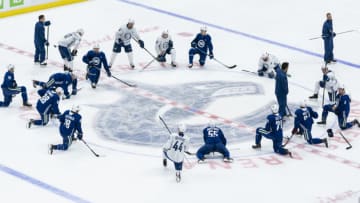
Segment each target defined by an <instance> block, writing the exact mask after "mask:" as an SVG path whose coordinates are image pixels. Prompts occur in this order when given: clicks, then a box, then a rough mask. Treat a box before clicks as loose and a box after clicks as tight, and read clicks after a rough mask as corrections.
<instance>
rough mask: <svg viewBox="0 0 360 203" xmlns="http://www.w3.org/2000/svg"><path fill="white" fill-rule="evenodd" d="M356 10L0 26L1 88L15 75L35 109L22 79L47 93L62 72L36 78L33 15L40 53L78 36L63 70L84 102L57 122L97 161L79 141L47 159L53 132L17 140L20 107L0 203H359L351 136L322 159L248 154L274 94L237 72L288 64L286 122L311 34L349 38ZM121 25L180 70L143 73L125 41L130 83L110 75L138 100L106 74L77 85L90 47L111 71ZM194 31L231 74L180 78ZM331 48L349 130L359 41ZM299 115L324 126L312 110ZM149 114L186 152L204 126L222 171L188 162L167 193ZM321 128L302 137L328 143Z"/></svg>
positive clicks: (95, 11) (311, 50)
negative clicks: (75, 132) (202, 33)
mask: <svg viewBox="0 0 360 203" xmlns="http://www.w3.org/2000/svg"><path fill="white" fill-rule="evenodd" d="M359 7H360V2H358V1H355V0H343V1H324V0H321V1H316V2H315V1H310V0H302V1H286V0H273V1H264V0H242V1H235V0H225V1H205V0H197V1H191V0H182V1H155V0H147V1H140V0H137V1H127V0H102V1H100V0H92V1H89V2H86V3H80V4H74V5H70V6H65V7H59V8H54V9H49V10H44V11H41V12H35V13H29V14H24V15H19V16H15V17H10V18H4V19H1V20H0V26H1V28H2V29H1V32H0V56H1V64H0V67H1V69H0V75H1V77H3V74H4V73H5V72H6V68H5V67H6V66H7V64H9V63H12V64H14V65H15V66H16V69H15V78H16V80H17V83H18V84H19V85H25V86H26V87H27V89H28V93H29V95H30V102H31V103H33V105H34V104H36V101H37V99H38V96H37V94H36V89H35V88H33V87H32V84H31V80H33V79H37V80H45V81H46V80H47V78H48V77H49V76H50V74H52V73H55V72H60V71H62V69H61V68H62V60H61V58H60V55H59V53H58V50H57V49H56V48H53V47H52V46H50V47H49V61H48V63H49V65H48V66H47V67H45V68H41V67H39V66H36V65H34V64H33V55H32V54H33V52H34V45H33V32H34V30H33V29H34V24H35V22H36V21H37V16H38V15H39V14H40V13H42V14H45V16H46V17H47V19H49V20H51V22H52V25H51V27H50V40H49V41H50V44H51V45H54V44H56V43H57V41H58V40H59V39H60V38H61V37H62V36H63V35H64V34H66V33H68V32H72V31H75V30H76V29H78V28H83V29H84V30H85V35H84V37H83V41H82V44H81V48H80V49H79V53H78V56H77V57H76V58H75V63H74V64H75V65H74V67H75V73H76V74H77V75H78V78H79V80H80V82H79V85H78V86H79V87H81V88H82V89H81V91H79V93H78V95H76V96H74V97H72V98H71V99H70V100H63V101H61V102H60V110H61V111H62V112H63V111H65V110H66V109H69V108H70V107H71V106H72V104H80V105H81V108H82V110H81V112H80V113H81V115H82V116H83V120H82V125H83V130H84V139H85V140H86V141H87V142H88V143H89V145H90V146H91V147H92V148H93V149H94V150H95V151H96V152H97V153H98V154H100V155H101V156H100V157H98V158H97V157H95V156H93V154H91V152H90V151H89V150H88V149H87V148H86V146H85V145H84V144H83V143H81V142H75V143H73V144H72V146H71V147H70V149H69V150H68V151H66V152H58V151H56V152H54V154H53V155H49V154H48V153H47V146H48V144H50V143H52V144H56V143H60V142H61V137H60V135H59V133H58V121H56V120H51V121H50V123H49V124H48V125H47V126H46V127H41V128H40V127H38V128H36V127H34V128H31V129H27V128H26V127H25V125H26V123H27V120H28V119H29V118H36V117H37V116H38V115H37V112H36V109H35V108H32V109H26V108H24V107H22V106H21V97H20V95H18V96H16V97H15V98H14V102H13V103H12V104H11V106H10V107H9V108H2V109H0V126H1V133H0V137H1V141H0V202H98V203H105V202H106V203H107V202H174V203H175V202H237V203H238V202H279V203H280V202H284V203H289V202H291V203H293V202H294V203H295V202H296V203H297V202H299V203H304V202H306V203H307V202H314V203H316V202H318V203H323V202H351V203H355V202H359V201H360V200H359V199H360V156H359V154H360V149H359V148H360V142H359V139H360V136H359V129H358V128H357V127H354V128H353V129H350V130H347V131H344V132H343V133H344V135H345V136H346V137H347V138H348V140H349V141H350V142H351V144H352V145H353V148H352V149H350V150H346V149H345V148H346V146H347V145H346V143H345V142H344V141H343V139H342V138H341V137H340V135H339V134H336V135H335V137H334V138H331V139H330V147H329V148H325V147H324V146H323V145H319V146H311V145H308V144H306V141H305V140H304V139H303V138H300V137H295V138H294V139H292V140H291V142H290V144H289V145H288V148H289V150H291V151H292V152H293V153H294V158H293V159H290V158H288V157H282V156H279V155H276V154H274V153H273V151H272V143H271V142H270V141H269V140H263V141H262V146H263V147H262V149H261V150H260V151H256V150H253V149H251V145H252V144H253V143H254V135H255V134H254V129H256V127H261V126H263V125H264V123H265V118H266V115H267V114H269V113H270V109H269V106H270V105H271V104H273V103H275V102H276V99H275V95H274V81H273V80H270V79H267V78H259V77H257V76H255V75H252V74H249V73H246V72H243V71H242V69H247V70H251V71H256V69H257V63H258V59H259V57H260V55H261V54H262V53H263V52H265V51H268V52H269V53H272V54H274V55H276V56H277V57H278V58H279V59H280V60H281V61H288V62H289V63H290V68H289V73H290V74H291V75H292V77H291V78H289V84H290V87H289V88H290V93H289V95H288V102H289V106H290V108H291V109H292V110H294V109H295V108H296V107H297V106H298V103H299V101H300V100H302V99H304V98H307V97H308V96H310V95H312V93H313V88H314V83H315V81H317V80H320V79H321V77H322V73H321V70H320V67H321V65H322V63H323V60H322V54H323V43H322V40H308V39H309V38H311V37H316V36H319V35H320V34H321V27H322V23H323V22H324V20H325V13H326V12H332V14H333V19H334V30H335V32H341V31H346V30H351V29H359V28H360V24H359V21H358V19H360V13H359V12H358V8H359ZM128 18H133V19H135V27H136V28H137V30H138V32H139V34H140V36H141V38H142V39H143V40H144V41H145V47H146V48H147V49H149V51H151V52H153V53H154V43H155V40H156V38H157V37H158V36H160V34H161V32H162V31H163V30H165V29H168V30H169V32H170V34H171V35H172V38H173V40H174V44H175V45H174V47H175V49H176V52H177V62H178V64H179V66H178V67H177V68H171V67H170V65H168V66H167V67H162V66H160V65H159V64H158V63H156V62H154V63H153V64H152V65H151V66H150V67H148V68H147V69H145V70H144V71H140V70H141V68H142V67H143V66H144V65H145V64H146V63H148V62H149V61H150V60H151V59H152V58H151V57H150V56H149V55H148V54H147V53H146V52H145V51H144V50H142V49H141V48H139V46H138V45H137V44H136V43H135V42H132V44H133V49H134V58H135V62H136V68H135V70H131V69H129V66H128V60H127V57H126V55H125V54H123V53H121V54H120V55H118V57H117V59H116V62H115V65H114V66H113V67H112V73H113V75H115V76H116V77H119V78H121V79H122V80H125V81H127V82H131V83H134V84H137V88H130V87H127V86H125V85H123V84H122V83H120V82H118V81H116V80H114V79H113V78H108V77H106V74H104V73H103V74H102V77H101V80H100V82H99V85H98V87H97V88H96V89H95V90H94V89H92V88H91V87H90V84H89V83H88V82H87V81H85V80H84V77H85V70H86V65H85V64H84V63H82V61H81V58H82V56H83V55H84V54H85V53H86V52H87V51H88V50H90V49H91V48H92V46H93V45H94V44H96V43H99V44H100V46H101V49H102V51H104V52H105V54H106V55H107V57H108V58H109V57H110V55H111V50H112V45H113V36H114V33H115V31H116V30H117V29H118V28H119V27H120V26H121V25H123V24H125V23H126V21H127V19H128ZM203 25H206V26H207V27H208V33H209V34H210V35H211V36H212V40H213V44H214V55H215V57H216V58H217V59H219V60H221V61H222V62H224V63H226V64H229V65H232V64H237V66H238V67H237V68H235V69H231V70H230V69H227V68H225V67H223V66H222V65H220V64H218V63H216V62H215V61H212V60H209V59H208V60H207V63H206V66H205V67H202V68H201V67H199V66H195V67H193V69H188V68H187V67H186V65H187V63H188V54H187V53H188V50H189V48H190V42H191V40H192V39H193V37H194V36H195V34H197V33H198V32H199V28H200V26H203ZM334 43H335V49H334V53H335V58H336V59H337V60H338V63H337V64H332V65H330V68H331V69H332V70H333V71H334V72H335V74H336V76H337V77H338V79H339V80H340V81H341V82H342V83H344V84H345V86H346V91H347V92H349V93H351V97H352V103H351V113H350V119H352V118H359V117H360V92H359V91H358V87H359V84H360V82H359V80H358V78H359V77H360V70H359V68H360V58H359V51H358V45H359V44H360V33H359V32H358V31H356V32H351V33H347V34H343V35H338V36H337V37H336V38H335V42H334ZM168 60H170V59H168ZM195 60H197V58H196V59H195ZM0 98H1V99H2V97H0ZM309 105H311V106H313V107H314V109H315V110H317V111H318V113H321V101H320V99H319V100H318V102H314V101H313V102H310V103H309ZM159 115H162V116H163V117H164V119H165V120H166V121H167V122H168V124H169V127H170V129H171V130H172V131H175V130H176V123H178V122H184V123H186V124H187V126H188V135H189V136H190V137H191V148H190V151H192V152H195V151H196V150H197V149H198V147H199V146H200V145H201V144H202V142H201V139H202V138H201V136H202V135H201V130H202V128H204V127H205V126H206V124H207V123H208V121H209V120H210V119H213V120H215V121H216V122H217V123H218V125H219V126H220V127H221V128H222V129H223V130H224V133H225V136H226V137H227V139H228V141H229V144H228V148H229V149H230V153H231V156H232V157H233V158H234V162H233V163H231V164H226V163H223V162H222V160H221V159H220V158H219V156H218V155H216V154H215V156H214V157H212V156H210V157H209V159H208V161H207V163H205V164H197V160H196V158H195V157H193V156H188V157H187V159H186V160H185V162H184V170H183V174H182V182H181V183H180V184H178V183H176V182H175V172H174V169H173V166H172V165H170V166H168V167H167V168H163V166H162V158H161V145H162V144H163V143H164V142H165V140H166V138H167V136H168V134H167V131H166V129H165V128H164V127H163V126H162V125H161V123H160V122H159V121H158V119H157V117H158V116H159ZM292 120H293V118H292V119H291V120H290V121H289V122H287V124H286V125H285V128H284V135H285V136H289V135H290V134H291V129H292V122H293V121H292ZM328 127H334V128H336V127H337V121H336V120H335V118H334V116H329V118H328V124H327V126H326V127H325V126H318V125H316V124H315V125H314V126H313V135H314V137H321V138H323V137H325V136H326V132H325V131H326V129H327V128H328Z"/></svg>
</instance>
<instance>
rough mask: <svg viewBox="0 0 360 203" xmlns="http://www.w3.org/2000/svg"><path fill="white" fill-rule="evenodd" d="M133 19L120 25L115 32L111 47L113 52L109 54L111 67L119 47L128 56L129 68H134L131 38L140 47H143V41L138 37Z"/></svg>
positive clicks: (119, 50)
mask: <svg viewBox="0 0 360 203" xmlns="http://www.w3.org/2000/svg"><path fill="white" fill-rule="evenodd" d="M134 25H135V21H134V20H133V19H129V20H128V22H127V24H126V25H124V26H122V27H121V28H120V29H119V30H118V31H117V32H116V34H115V42H114V47H113V53H112V55H111V60H110V64H109V66H110V67H111V66H112V65H114V63H115V58H116V55H117V54H118V53H120V52H121V48H124V49H125V53H126V54H127V56H128V59H129V64H130V67H131V68H135V65H134V56H133V52H132V47H131V43H130V41H131V38H134V39H135V40H136V41H137V42H138V43H139V45H140V47H141V48H144V47H145V45H144V41H142V40H141V39H140V36H139V35H138V33H137V31H136V29H135V28H134Z"/></svg>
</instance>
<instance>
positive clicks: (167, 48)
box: [155, 30, 176, 67]
mask: <svg viewBox="0 0 360 203" xmlns="http://www.w3.org/2000/svg"><path fill="white" fill-rule="evenodd" d="M155 50H156V54H157V55H158V56H157V60H158V61H159V62H161V63H164V62H166V54H169V55H171V66H172V67H176V63H175V59H176V51H175V49H174V43H173V41H172V39H171V36H170V35H169V32H168V31H167V30H165V31H163V32H162V33H161V36H160V37H158V38H157V40H156V42H155Z"/></svg>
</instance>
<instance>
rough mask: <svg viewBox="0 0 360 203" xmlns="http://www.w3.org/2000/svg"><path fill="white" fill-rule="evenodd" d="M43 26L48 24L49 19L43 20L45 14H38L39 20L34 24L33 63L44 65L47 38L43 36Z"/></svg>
mask: <svg viewBox="0 0 360 203" xmlns="http://www.w3.org/2000/svg"><path fill="white" fill-rule="evenodd" d="M45 26H50V21H45V16H44V15H40V16H39V21H38V22H37V23H36V24H35V34H34V43H35V56H34V63H35V64H39V63H40V65H43V66H46V61H45V45H46V46H49V42H48V39H46V38H45Z"/></svg>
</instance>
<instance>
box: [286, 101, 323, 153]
mask: <svg viewBox="0 0 360 203" xmlns="http://www.w3.org/2000/svg"><path fill="white" fill-rule="evenodd" d="M317 117H318V114H317V113H316V112H315V111H313V109H312V108H311V107H310V106H307V105H306V101H302V102H301V103H300V108H299V109H297V110H296V111H295V120H294V128H293V130H292V134H293V135H294V134H303V135H304V138H305V140H306V141H307V142H308V143H309V144H320V143H324V144H325V146H326V147H328V141H327V139H326V138H324V139H320V138H312V135H311V129H312V125H313V123H314V120H313V118H315V119H316V118H317Z"/></svg>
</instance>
